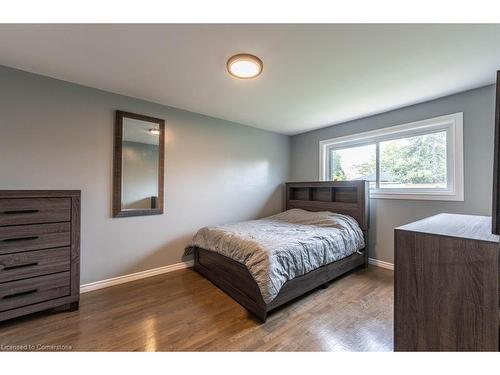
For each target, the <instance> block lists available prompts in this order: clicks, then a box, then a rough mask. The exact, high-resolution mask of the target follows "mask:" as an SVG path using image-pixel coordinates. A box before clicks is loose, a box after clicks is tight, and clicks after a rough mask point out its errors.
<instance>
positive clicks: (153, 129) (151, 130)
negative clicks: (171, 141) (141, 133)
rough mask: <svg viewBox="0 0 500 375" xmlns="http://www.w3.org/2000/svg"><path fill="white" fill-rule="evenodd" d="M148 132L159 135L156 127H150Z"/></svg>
mask: <svg viewBox="0 0 500 375" xmlns="http://www.w3.org/2000/svg"><path fill="white" fill-rule="evenodd" d="M148 131H149V133H150V134H153V135H160V129H157V128H151V129H149V130H148Z"/></svg>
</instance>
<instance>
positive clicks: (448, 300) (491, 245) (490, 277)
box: [394, 214, 500, 351]
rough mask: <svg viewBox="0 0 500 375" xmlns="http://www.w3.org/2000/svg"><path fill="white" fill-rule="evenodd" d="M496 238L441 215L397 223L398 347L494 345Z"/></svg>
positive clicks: (483, 228) (475, 219) (464, 219)
mask: <svg viewBox="0 0 500 375" xmlns="http://www.w3.org/2000/svg"><path fill="white" fill-rule="evenodd" d="M498 259H499V237H498V236H496V235H492V234H491V218H490V217H484V216H473V215H453V214H440V215H436V216H432V217H429V218H427V219H424V220H420V221H417V222H414V223H411V224H408V225H404V226H401V227H399V228H396V229H395V269H394V277H395V280H394V299H395V301H394V302H395V305H394V345H395V350H396V351H497V350H498V348H499V343H498V330H499V325H498V324H499V321H498V319H499V289H500V287H499V278H498V273H499V261H498Z"/></svg>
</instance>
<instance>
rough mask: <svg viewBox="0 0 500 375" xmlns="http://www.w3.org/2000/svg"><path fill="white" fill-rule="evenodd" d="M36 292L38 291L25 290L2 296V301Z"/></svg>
mask: <svg viewBox="0 0 500 375" xmlns="http://www.w3.org/2000/svg"><path fill="white" fill-rule="evenodd" d="M37 291H38V289H30V290H25V291H24V292H19V293H14V294H9V295H7V296H3V297H2V299H9V298H15V297H21V296H26V295H28V294H33V293H36V292H37Z"/></svg>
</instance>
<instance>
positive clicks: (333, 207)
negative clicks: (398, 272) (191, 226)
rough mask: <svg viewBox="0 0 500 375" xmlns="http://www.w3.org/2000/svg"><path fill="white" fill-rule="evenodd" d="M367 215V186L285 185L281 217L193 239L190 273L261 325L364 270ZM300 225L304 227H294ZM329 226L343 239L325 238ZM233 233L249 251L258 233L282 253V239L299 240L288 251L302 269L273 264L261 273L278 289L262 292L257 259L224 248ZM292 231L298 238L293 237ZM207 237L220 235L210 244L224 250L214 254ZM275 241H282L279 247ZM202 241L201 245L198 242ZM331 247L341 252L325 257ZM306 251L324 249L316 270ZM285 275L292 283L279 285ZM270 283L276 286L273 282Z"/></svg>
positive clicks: (348, 183)
mask: <svg viewBox="0 0 500 375" xmlns="http://www.w3.org/2000/svg"><path fill="white" fill-rule="evenodd" d="M368 210H369V200H368V182H366V181H340V182H294V183H286V184H285V212H284V213H282V214H278V215H274V216H271V217H268V218H265V219H261V220H254V221H248V222H242V223H235V224H229V225H227V226H220V227H215V228H203V229H202V230H200V231H199V232H198V233H197V235H196V236H195V238H194V239H193V242H192V243H191V245H190V246H189V247H188V252H189V253H192V254H193V257H194V270H195V271H197V272H198V273H200V274H201V275H203V276H204V277H206V278H207V279H208V280H210V281H211V282H212V283H213V284H215V285H216V286H217V287H219V288H220V289H222V290H223V291H224V292H226V293H227V294H228V295H229V296H231V297H232V298H233V299H235V300H236V301H237V302H238V303H239V304H241V305H242V306H243V307H245V308H246V309H247V310H248V311H249V312H250V313H252V314H253V315H254V316H255V317H257V318H258V319H259V320H260V321H262V322H265V321H266V319H267V316H268V313H269V312H270V311H272V310H274V309H276V308H277V307H279V306H281V305H283V304H285V303H287V302H289V301H291V300H293V299H295V298H297V297H299V296H301V295H303V294H304V293H307V292H308V291H310V290H313V289H315V288H317V287H319V286H326V285H327V284H328V283H329V282H330V281H331V280H333V279H335V278H337V277H339V276H340V275H342V274H344V273H346V272H349V271H351V270H353V269H355V268H358V267H363V266H364V267H366V266H367V265H368V251H367V249H368V235H367V234H368ZM300 220H302V221H303V223H305V224H307V225H305V224H304V225H302V224H297V222H299V223H300ZM325 220H326V224H325ZM330 223H333V224H332V225H333V226H334V227H336V228H340V229H339V230H336V231H335V233H337V232H338V233H342V237H338V234H336V236H337V237H332V236H333V235H332V236H330V234H329V233H330V232H332V231H327V229H329V228H327V229H325V227H330V226H332V225H330ZM309 224H317V225H309ZM242 228H243V229H242ZM238 230H240V231H243V232H244V234H245V235H246V240H245V238H243V237H241V238H238V241H239V242H241V243H244V244H245V246H250V247H251V246H253V245H254V243H253V241H250V240H251V239H252V238H254V237H256V236H257V234H259V233H260V234H259V235H260V236H261V237H262V236H263V237H262V238H266V237H265V236H264V234H265V233H264V232H267V234H268V237H267V241H268V242H269V241H271V242H273V241H274V242H277V243H276V244H271V245H274V246H275V247H276V246H277V247H280V246H281V247H284V246H285V245H287V244H286V240H285V239H286V238H294V237H290V236H292V235H293V236H298V237H297V241H298V242H300V246H299V244H297V245H296V246H295V247H293V249H295V251H296V252H297V254H298V255H297V254H296V255H295V257H296V258H297V259H299V263H300V264H301V265H302V266H301V267H298V269H297V270H295V269H293V267H290V264H292V263H286V262H285V264H280V265H279V267H278V266H276V267H277V268H276V269H275V267H274V266H275V265H274V263H272V264H270V265H268V264H266V265H265V266H266V267H268V268H265V269H266V270H267V269H270V270H272V271H273V272H274V274H275V278H274V279H273V282H274V283H275V284H277V286H274V287H272V285H271V287H269V290H268V289H263V281H262V280H261V277H260V276H259V273H258V272H260V273H262V264H261V263H263V259H262V257H261V258H255V259H253V260H252V259H250V257H249V256H246V255H240V257H238V256H236V255H237V254H238V251H237V250H238V249H236V247H238V246H239V245H238V246H237V244H236V242H234V245H232V246H234V247H235V249H232V248H231V246H229V247H228V246H227V244H228V243H229V244H231V242H228V241H229V240H231V237H235V236H236V235H237V234H238ZM281 231H282V232H281ZM294 231H295V232H301V233H302V234H301V233H298V234H296V233H294ZM308 231H309V232H310V233H308V234H309V238H306V237H301V235H304V233H305V232H308ZM210 233H212V237H213V236H214V235H215V234H217V233H219V234H221V233H222V234H221V235H220V236H219V238H217V237H216V238H212V244H214V243H215V244H217V243H222V242H223V240H225V241H226V246H225V249H224V248H223V249H222V250H221V251H214V250H215V249H214V248H213V246H210V244H211V242H210V241H208V240H207V239H206V238H210V236H207V234H210ZM214 233H215V234H214ZM235 233H236V234H235ZM273 236H274V237H273ZM278 236H281V237H283V238H284V239H283V241H281V239H280V238H279V237H278ZM357 236H361V239H359V238H357V242H356V241H354V240H351V237H352V238H354V237H357ZM205 237H206V238H205ZM257 237H258V236H257ZM203 238H205V241H203V240H202V239H203ZM228 238H229V240H228ZM249 239H250V240H249ZM261 241H265V239H264V240H262V239H261ZM332 241H337V243H338V246H339V247H341V248H342V249H343V251H341V252H340V255H339V252H338V251H336V252H335V253H333V252H330V251H327V250H328V249H327V248H328V247H329V245H328V244H329V243H332ZM281 242H283V243H281ZM315 242H318V243H317V244H316V243H315ZM351 242H352V243H351ZM203 245H205V247H206V248H204V247H203ZM221 246H222V245H221ZM308 246H309V247H310V248H311V249H313V250H315V249H316V248H318V249H320V250H321V249H326V250H324V251H323V252H321V256H319V258H321V259H323V260H322V264H321V265H320V266H318V267H316V266H315V265H314V263H315V262H314V261H310V260H309V257H308V255H309V254H307V251H309V250H308ZM315 246H316V247H315ZM332 246H333V245H332ZM336 246H337V245H336ZM222 247H223V246H222ZM330 247H331V246H330ZM280 249H281V248H280ZM304 249H305V250H304ZM223 250H224V251H223ZM233 250H234V251H233ZM300 251H301V253H300V254H299V253H298V252H300ZM240 253H241V252H240ZM281 253H283V252H281ZM252 254H253V253H252ZM332 254H333V255H332ZM335 254H336V255H335ZM327 255H328V256H327ZM242 256H243V258H241V257H242ZM304 258H305V261H304ZM235 259H237V260H235ZM297 259H295V261H297ZM287 261H288V260H287ZM245 264H247V265H248V267H247V266H246V265H245ZM303 264H305V265H303ZM257 266H259V267H260V268H257ZM280 267H281V268H280ZM289 268H292V269H289ZM257 270H258V271H257ZM284 271H286V272H289V273H290V274H291V275H293V277H292V278H290V279H283V278H282V277H280V275H281V274H282V273H284ZM276 275H277V277H276ZM289 277H290V276H289ZM275 280H280V281H281V282H275Z"/></svg>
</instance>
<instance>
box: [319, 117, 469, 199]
mask: <svg viewBox="0 0 500 375" xmlns="http://www.w3.org/2000/svg"><path fill="white" fill-rule="evenodd" d="M440 131H446V136H447V138H446V144H447V147H446V148H447V150H446V152H447V154H446V173H447V176H446V177H447V187H446V188H444V189H438V188H436V189H421V188H413V189H389V188H385V189H384V188H380V186H379V178H378V176H379V173H380V171H379V169H380V168H379V157H377V166H376V170H377V171H376V173H377V182H376V185H377V187H376V188H375V189H370V198H384V199H420V200H442V201H463V200H464V161H463V158H464V156H463V112H459V113H453V114H450V115H445V116H440V117H434V118H431V119H427V120H422V121H416V122H411V123H408V124H402V125H396V126H390V127H387V128H382V129H377V130H373V131H368V132H364V133H358V134H353V135H348V136H344V137H338V138H331V139H326V140H323V141H320V142H319V177H320V180H322V181H327V180H328V179H329V177H328V170H329V163H330V158H329V157H328V155H329V152H330V150H332V149H333V150H337V149H343V148H349V147H355V146H363V145H369V144H375V145H376V148H377V151H376V152H377V154H379V146H378V143H379V142H383V141H388V140H393V139H399V138H406V137H409V136H415V135H423V134H429V133H434V132H440Z"/></svg>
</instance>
